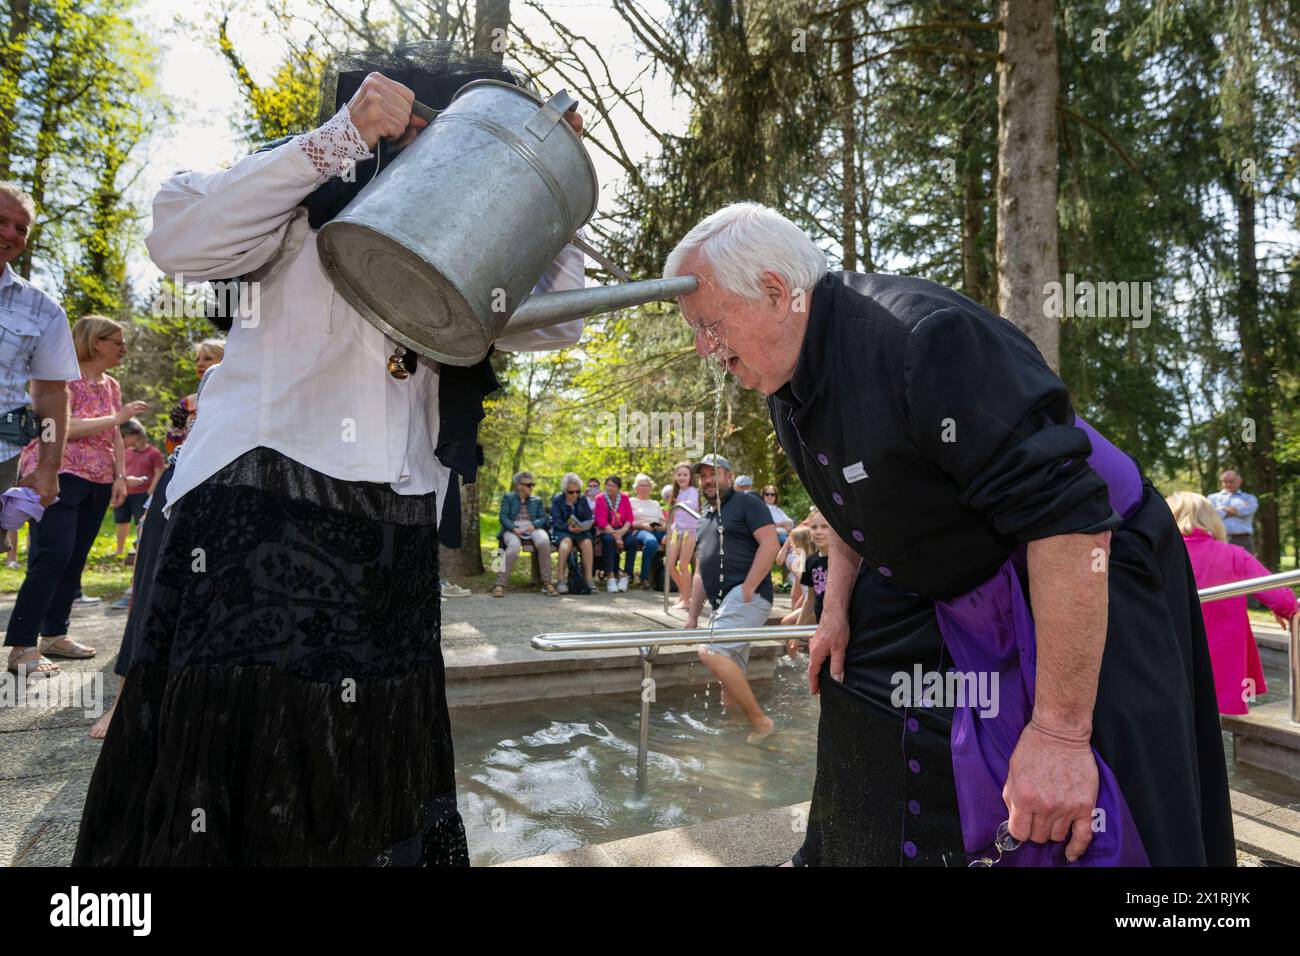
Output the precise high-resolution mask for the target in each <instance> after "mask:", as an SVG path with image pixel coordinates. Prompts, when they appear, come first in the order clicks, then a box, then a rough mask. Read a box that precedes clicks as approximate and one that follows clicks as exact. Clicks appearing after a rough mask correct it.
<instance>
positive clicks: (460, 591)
mask: <svg viewBox="0 0 1300 956" xmlns="http://www.w3.org/2000/svg"><path fill="white" fill-rule="evenodd" d="M440 587H441V588H442V596H443V597H445V598H458V597H469V596H470V590H469V588H463V587H461V586H460V585H459V584H454V583H452V582H451V581H443V582H441V584H440Z"/></svg>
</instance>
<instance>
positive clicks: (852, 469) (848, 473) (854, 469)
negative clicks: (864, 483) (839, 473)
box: [844, 462, 867, 484]
mask: <svg viewBox="0 0 1300 956" xmlns="http://www.w3.org/2000/svg"><path fill="white" fill-rule="evenodd" d="M866 477H867V470H866V469H865V468H863V467H862V462H858V463H857V464H853V465H849V467H847V468H845V469H844V480H845V481H847V482H848V483H849V484H853V482H855V481H861V480H862V479H863V478H866Z"/></svg>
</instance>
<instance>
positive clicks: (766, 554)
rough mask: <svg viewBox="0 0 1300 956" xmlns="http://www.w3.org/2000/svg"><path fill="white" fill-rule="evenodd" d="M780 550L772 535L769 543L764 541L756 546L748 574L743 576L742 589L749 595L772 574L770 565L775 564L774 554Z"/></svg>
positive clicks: (774, 536)
mask: <svg viewBox="0 0 1300 956" xmlns="http://www.w3.org/2000/svg"><path fill="white" fill-rule="evenodd" d="M780 549H781V545H780V544H778V543H777V540H776V535H775V534H773V535H772V540H771V541H766V542H763V543H761V544H759V546H758V550H757V551H755V552H754V562H753V564H751V565H750V566H749V573H748V574H746V575H745V582H744V587H745V589H746V590H747V591H749V592H750V593H751V594H752V593H753V592H754V591H757V590H758V586H759V585H760V584H761V583H763V579H764V578H765V577H767V576H768V575H769V574H771V573H772V565H773V564H774V563H775V562H776V553H777V551H779V550H780Z"/></svg>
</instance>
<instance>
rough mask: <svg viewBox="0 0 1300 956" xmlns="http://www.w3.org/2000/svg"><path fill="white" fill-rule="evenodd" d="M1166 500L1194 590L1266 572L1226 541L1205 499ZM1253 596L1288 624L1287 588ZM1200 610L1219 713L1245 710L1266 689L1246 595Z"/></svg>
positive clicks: (1189, 495)
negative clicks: (1183, 546) (1184, 550)
mask: <svg viewBox="0 0 1300 956" xmlns="http://www.w3.org/2000/svg"><path fill="white" fill-rule="evenodd" d="M1165 500H1166V501H1167V502H1168V504H1169V509H1170V510H1171V511H1172V512H1173V513H1174V520H1175V521H1177V522H1178V530H1179V531H1181V532H1182V533H1183V541H1184V543H1185V544H1186V545H1187V554H1188V557H1190V558H1191V562H1192V574H1193V575H1194V576H1195V578H1196V587H1197V589H1198V590H1201V589H1204V588H1208V587H1213V586H1214V585H1216V584H1228V583H1231V582H1232V581H1244V580H1246V579H1248V578H1261V577H1264V576H1265V575H1267V574H1270V573H1271V572H1270V571H1269V570H1268V568H1266V567H1264V565H1262V564H1260V563H1259V562H1258V561H1257V560H1255V558H1254V556H1253V555H1251V553H1250V552H1249V551H1247V550H1246V549H1245V548H1242V547H1240V546H1238V545H1235V544H1228V541H1227V539H1228V534H1227V530H1226V529H1225V528H1224V525H1223V519H1222V518H1220V517H1219V513H1218V511H1217V510H1216V509H1215V506H1214V505H1213V504H1212V503H1211V502H1210V500H1209V499H1208V498H1205V497H1203V496H1202V495H1198V494H1196V493H1195V492H1191V491H1180V492H1178V493H1177V494H1174V495H1171V496H1170V497H1168V498H1166V499H1165ZM1253 597H1256V598H1258V599H1259V600H1260V601H1261V602H1263V603H1264V604H1266V605H1268V607H1269V608H1271V609H1272V611H1273V615H1274V617H1276V618H1277V621H1278V623H1279V624H1281V625H1282V626H1283V627H1289V626H1290V620H1291V618H1292V617H1293V616H1294V615H1295V613H1296V597H1295V593H1294V592H1293V591H1292V590H1291V589H1290V588H1289V587H1280V588H1270V589H1269V590H1266V591H1256V592H1254V594H1253ZM1201 615H1202V617H1203V618H1204V619H1205V637H1206V641H1207V643H1208V644H1209V647H1210V665H1211V666H1212V667H1213V668H1214V690H1215V696H1216V697H1218V700H1219V713H1221V714H1244V713H1246V712H1247V710H1248V708H1247V706H1246V701H1247V700H1248V699H1253V698H1254V697H1256V696H1258V695H1259V694H1263V693H1265V692H1266V691H1267V690H1268V687H1267V686H1266V685H1265V683H1264V669H1263V667H1262V666H1261V664H1260V660H1259V648H1258V647H1257V646H1256V645H1255V635H1254V634H1253V633H1252V632H1251V629H1250V618H1249V617H1248V616H1247V615H1246V595H1244V594H1241V595H1238V596H1236V597H1231V598H1224V599H1222V600H1219V601H1210V602H1208V603H1205V604H1202V605H1201Z"/></svg>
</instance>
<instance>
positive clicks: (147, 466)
mask: <svg viewBox="0 0 1300 956" xmlns="http://www.w3.org/2000/svg"><path fill="white" fill-rule="evenodd" d="M121 431H122V443H123V444H124V445H125V446H126V500H125V501H123V502H122V503H121V504H120V505H118V506H117V507H116V508H114V509H113V521H114V523H115V524H116V525H117V553H116V554H115V555H114V557H118V558H120V557H122V555H123V553H124V551H125V549H126V537H127V535H128V534H130V532H131V523H132V522H133V521H134V522H135V527H136V537H137V541H138V539H139V535H140V522H141V521H143V520H144V508H145V502H147V501H148V500H149V496H150V495H152V494H153V489H154V486H155V485H157V484H158V478H159V477H160V476H161V475H162V473H163V469H165V468H166V467H167V462H166V461H164V460H163V456H162V452H160V451H159V450H158V449H157V448H155V447H154V446H153V445H151V444H149V437H148V435H146V434H145V430H144V426H143V425H141V424H140V419H138V418H132V419H131V420H130V421H126V422H123V423H122V425H121Z"/></svg>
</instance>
